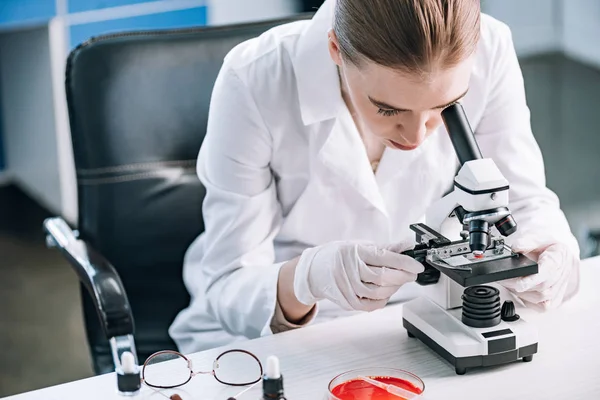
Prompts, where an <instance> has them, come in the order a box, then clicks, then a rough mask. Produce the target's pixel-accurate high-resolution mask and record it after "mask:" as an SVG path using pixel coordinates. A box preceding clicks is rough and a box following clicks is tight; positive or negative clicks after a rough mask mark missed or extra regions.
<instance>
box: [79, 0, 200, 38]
mask: <svg viewBox="0 0 600 400" xmlns="http://www.w3.org/2000/svg"><path fill="white" fill-rule="evenodd" d="M129 1H132V0H129ZM201 25H206V7H196V8H189V9H185V10H178V11H168V12H163V13H159V14H150V15H141V16H137V17H130V18H121V19H113V20H110V21H101V22H93V23H89V24H82V25H73V26H71V28H70V45H71V48H73V47H75V46H77V45H78V44H79V43H81V42H84V41H86V40H87V39H89V38H90V37H92V36H97V35H101V34H106V33H112V32H124V31H131V30H144V29H169V28H184V27H191V26H201Z"/></svg>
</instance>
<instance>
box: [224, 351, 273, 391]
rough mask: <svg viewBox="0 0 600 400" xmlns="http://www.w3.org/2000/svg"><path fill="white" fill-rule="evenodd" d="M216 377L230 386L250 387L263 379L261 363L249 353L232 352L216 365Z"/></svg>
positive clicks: (226, 354)
mask: <svg viewBox="0 0 600 400" xmlns="http://www.w3.org/2000/svg"><path fill="white" fill-rule="evenodd" d="M214 369H215V377H216V378H217V379H218V380H219V381H221V382H223V383H226V384H229V385H250V384H252V383H255V382H258V381H259V380H260V379H261V373H262V368H261V365H260V362H259V361H258V360H257V359H256V358H254V357H253V356H252V355H250V354H248V353H244V352H242V351H231V352H228V353H225V354H223V355H222V356H221V357H220V358H219V359H218V360H217V361H216V363H215V366H214Z"/></svg>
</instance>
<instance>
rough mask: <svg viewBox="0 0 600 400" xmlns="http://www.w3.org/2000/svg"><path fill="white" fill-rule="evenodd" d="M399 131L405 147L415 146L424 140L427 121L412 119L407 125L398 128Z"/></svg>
mask: <svg viewBox="0 0 600 400" xmlns="http://www.w3.org/2000/svg"><path fill="white" fill-rule="evenodd" d="M398 128H399V131H400V132H401V135H402V137H403V139H404V141H405V142H407V143H406V144H407V145H411V146H417V145H419V144H421V142H423V141H424V140H425V137H426V136H427V131H428V129H427V119H425V118H414V119H413V120H412V121H410V122H409V123H405V124H403V125H402V126H399V127H398Z"/></svg>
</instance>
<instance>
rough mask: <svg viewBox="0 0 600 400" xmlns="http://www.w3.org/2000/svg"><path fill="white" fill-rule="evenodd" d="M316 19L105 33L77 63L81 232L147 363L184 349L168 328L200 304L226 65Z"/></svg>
mask: <svg viewBox="0 0 600 400" xmlns="http://www.w3.org/2000/svg"><path fill="white" fill-rule="evenodd" d="M308 17H309V15H308V14H298V15H295V16H293V17H291V18H288V19H281V20H270V21H263V22H257V23H249V24H239V25H232V26H221V27H202V28H197V29H180V30H172V31H164V30H162V31H150V32H129V33H122V34H115V35H106V36H102V37H97V38H93V39H90V40H89V41H87V42H85V43H83V44H82V45H80V46H79V47H77V48H76V49H74V50H73V51H72V52H71V54H70V56H69V59H68V63H67V76H66V92H67V101H68V109H69V118H70V124H71V136H72V144H73V151H74V158H75V168H76V173H77V185H78V205H79V217H78V218H79V221H78V230H79V232H80V237H81V238H82V239H84V240H86V241H87V242H89V243H90V244H91V245H92V246H94V247H95V248H96V250H98V251H99V252H100V253H101V254H103V255H104V256H105V257H106V258H107V259H108V260H109V261H110V262H111V263H112V264H113V265H114V266H115V268H116V269H117V271H118V272H119V274H120V276H121V279H122V281H123V284H124V286H125V289H126V291H127V294H128V297H129V301H130V303H131V307H132V310H133V316H134V319H135V325H136V334H135V338H136V345H137V350H138V355H139V357H140V359H141V360H143V359H144V357H146V356H147V355H149V354H150V353H152V352H154V351H157V350H161V349H172V348H174V347H175V345H174V344H173V342H172V341H171V340H170V338H169V336H168V327H169V325H170V324H171V322H172V321H173V319H174V317H175V316H176V314H177V313H178V312H179V311H180V310H181V309H183V308H184V307H186V306H187V305H188V302H189V296H188V293H187V291H186V289H185V287H184V285H183V281H182V261H183V257H184V253H185V251H186V250H187V248H188V246H189V245H190V244H191V242H192V241H193V240H194V239H195V238H196V237H197V236H198V235H199V234H200V233H201V232H202V231H203V229H204V225H203V219H202V212H201V211H202V210H201V205H202V201H203V197H204V189H203V187H202V185H201V184H200V182H199V180H198V179H197V176H196V172H195V165H196V157H197V155H198V151H199V149H200V145H201V143H202V140H203V138H204V135H205V130H206V123H207V115H208V108H209V102H210V97H211V92H212V88H213V84H214V81H215V79H216V77H217V74H218V71H219V69H220V67H221V65H222V62H223V58H224V56H225V55H226V54H227V53H228V52H229V51H230V50H231V49H232V48H233V47H234V46H235V45H237V44H238V43H240V42H242V41H245V40H247V39H250V38H253V37H256V36H258V35H260V34H261V33H263V32H264V31H266V30H267V29H269V28H271V27H274V26H276V25H280V24H282V23H286V22H292V21H295V20H300V19H306V18H308ZM82 297H83V303H84V316H85V323H86V329H87V335H88V340H89V344H90V348H91V352H92V356H93V359H94V363H95V368H96V371H97V372H98V373H100V372H105V371H108V370H110V369H111V368H112V362H111V359H110V353H109V347H108V343H107V341H106V338H105V337H104V336H103V334H102V330H101V328H100V326H99V324H98V320H97V316H96V314H95V310H94V307H93V305H92V303H91V302H90V300H89V298H88V297H87V294H86V293H85V292H83V294H82Z"/></svg>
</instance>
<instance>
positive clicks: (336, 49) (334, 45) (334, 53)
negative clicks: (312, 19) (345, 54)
mask: <svg viewBox="0 0 600 400" xmlns="http://www.w3.org/2000/svg"><path fill="white" fill-rule="evenodd" d="M327 38H328V40H327V47H328V48H329V55H330V56H331V59H332V60H333V62H334V63H336V64H337V65H338V66H339V67H341V66H342V55H341V53H340V45H339V42H338V39H337V36H336V35H335V32H334V31H333V29H330V30H329V32H327Z"/></svg>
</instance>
